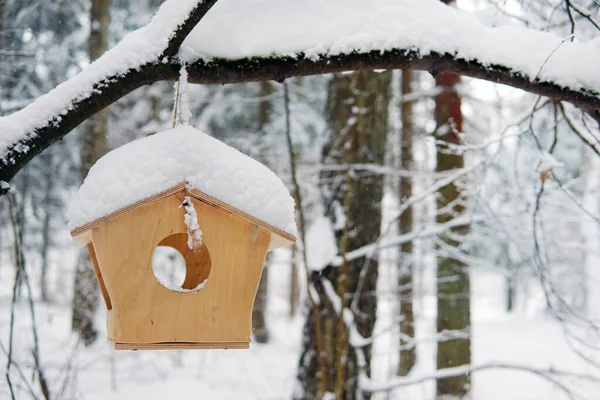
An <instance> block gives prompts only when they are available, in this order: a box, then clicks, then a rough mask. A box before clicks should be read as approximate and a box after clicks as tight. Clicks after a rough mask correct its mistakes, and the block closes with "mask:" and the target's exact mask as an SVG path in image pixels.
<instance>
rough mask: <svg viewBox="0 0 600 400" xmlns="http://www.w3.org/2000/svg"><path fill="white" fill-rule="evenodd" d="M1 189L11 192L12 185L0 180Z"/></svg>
mask: <svg viewBox="0 0 600 400" xmlns="http://www.w3.org/2000/svg"><path fill="white" fill-rule="evenodd" d="M0 189H2V190H9V189H10V183H8V182H6V181H3V180H0Z"/></svg>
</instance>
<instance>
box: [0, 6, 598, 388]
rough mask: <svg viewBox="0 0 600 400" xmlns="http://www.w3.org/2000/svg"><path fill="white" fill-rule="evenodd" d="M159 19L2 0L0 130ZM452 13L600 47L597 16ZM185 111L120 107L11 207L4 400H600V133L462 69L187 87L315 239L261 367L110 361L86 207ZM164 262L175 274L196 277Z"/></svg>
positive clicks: (583, 120) (1, 346)
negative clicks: (89, 192)
mask: <svg viewBox="0 0 600 400" xmlns="http://www.w3.org/2000/svg"><path fill="white" fill-rule="evenodd" d="M160 3H161V1H160V0H134V1H122V0H112V1H111V0H68V1H67V0H58V1H53V2H48V1H40V0H18V1H17V0H0V115H9V114H11V113H13V112H14V111H16V110H18V109H21V108H22V107H24V106H25V105H27V104H28V103H29V102H31V101H32V100H33V99H35V98H37V97H39V96H40V95H41V94H43V93H46V92H48V91H50V90H51V89H52V88H54V87H56V86H57V85H58V84H59V83H61V82H63V81H65V80H66V79H68V78H69V77H72V76H74V75H75V74H77V73H78V72H79V71H80V70H81V69H83V68H85V67H86V66H87V65H89V63H90V60H91V59H95V58H97V57H98V56H100V55H101V54H102V53H103V52H104V51H105V50H106V49H107V48H110V47H112V46H113V45H114V44H116V43H118V41H119V40H120V39H121V38H123V37H124V35H125V34H127V33H128V32H130V31H132V30H134V29H137V28H139V27H141V26H143V25H145V24H146V23H148V21H149V20H150V19H151V18H152V16H153V15H154V13H155V12H156V10H157V8H158V7H159V6H160ZM456 6H457V7H458V8H462V9H464V10H468V11H473V12H477V13H478V14H479V15H480V17H481V19H482V20H485V21H486V23H490V24H517V25H523V26H528V27H533V28H535V29H538V30H542V31H552V32H556V33H557V34H559V35H561V36H563V37H566V38H568V37H569V36H570V35H576V37H577V38H578V39H587V38H593V37H595V36H598V34H599V30H600V14H599V13H600V3H598V2H597V0H578V1H577V2H574V1H570V0H567V1H562V0H545V1H516V0H510V1H504V0H464V1H458V3H457V4H456ZM573 62H577V60H573ZM173 93H174V89H173V84H172V82H158V83H154V84H152V85H150V86H145V87H142V88H140V89H138V90H136V91H134V92H133V93H131V94H130V95H128V96H126V97H124V98H123V99H122V100H120V101H118V102H117V103H115V104H113V105H111V106H110V107H109V108H108V109H107V110H106V111H103V112H101V113H99V114H97V115H96V116H94V117H93V118H92V119H90V120H89V121H88V122H86V123H84V124H82V125H80V126H79V127H77V128H76V131H75V132H74V134H71V135H69V136H67V137H66V138H65V140H63V141H61V142H59V143H56V144H55V145H53V146H52V147H51V148H50V149H48V150H47V151H45V152H43V153H42V154H41V155H39V156H38V157H37V158H35V159H34V160H33V161H32V162H31V163H29V164H28V165H27V167H26V168H24V169H23V170H22V171H21V172H20V173H19V174H18V176H17V177H16V178H15V179H14V180H13V181H12V182H11V192H10V194H9V195H7V196H4V197H0V360H2V363H1V364H0V371H2V372H3V373H2V375H3V376H6V378H7V379H5V380H3V381H1V382H0V398H2V399H4V398H10V397H11V388H10V387H9V385H11V386H12V391H13V393H14V395H15V398H18V399H27V398H37V399H42V398H45V399H50V398H53V399H101V398H102V399H104V398H115V399H120V398H123V399H126V398H127V399H129V398H142V397H143V398H147V399H153V398H156V399H159V398H171V397H177V396H186V397H188V396H202V397H203V398H209V399H231V398H239V399H284V398H298V399H301V398H316V397H325V398H327V397H328V396H330V398H347V399H354V398H362V397H368V396H371V398H374V399H396V398H398V399H434V398H439V399H443V398H473V399H475V400H494V399H498V400H500V399H528V400H529V399H531V400H533V399H540V400H541V399H567V398H573V399H580V398H581V399H597V398H600V397H599V396H600V364H599V363H600V330H599V329H600V326H599V322H600V311H599V310H600V309H599V307H600V281H599V279H600V254H599V252H600V246H599V244H600V219H599V218H600V191H599V190H600V155H599V154H598V153H597V150H595V148H594V146H591V145H590V143H592V144H594V143H596V142H597V141H598V138H600V132H598V127H597V124H594V123H593V122H591V120H590V119H589V118H588V117H586V116H585V115H584V114H582V113H581V111H579V110H577V109H575V108H574V107H572V106H570V105H568V104H565V103H560V102H554V101H552V100H550V99H547V98H542V97H539V96H534V95H531V94H527V93H525V92H522V91H519V90H516V89H512V88H508V87H505V86H500V85H495V84H492V83H487V82H482V81H477V80H474V79H468V78H459V77H458V76H456V75H453V74H449V73H439V74H437V75H436V76H435V77H434V76H432V75H431V74H429V73H425V72H414V71H359V72H348V73H341V74H335V75H322V76H312V77H297V78H291V79H287V80H286V81H285V82H283V83H278V82H271V81H269V82H259V83H241V84H229V85H220V86H219V85H191V86H190V87H189V99H190V108H191V111H192V114H193V117H192V122H191V124H192V125H193V126H195V127H197V128H199V129H201V130H203V131H205V132H207V133H209V134H211V135H213V136H215V137H217V138H219V139H220V140H223V141H225V142H226V143H228V144H230V145H231V146H233V147H235V148H237V149H239V150H241V151H242V152H244V153H246V154H248V155H250V156H252V157H253V158H255V159H258V160H260V161H261V162H263V163H264V164H266V165H267V166H269V167H270V168H271V169H273V170H274V171H275V172H276V173H277V174H278V175H279V177H281V178H282V179H283V180H284V182H286V184H287V185H288V186H289V188H290V192H291V193H292V194H293V195H294V197H295V198H296V200H297V203H298V204H297V206H298V212H297V221H298V224H299V228H300V232H299V241H298V243H297V246H296V247H295V248H293V249H284V250H281V251H279V252H276V253H274V254H273V255H272V256H271V257H270V258H268V260H267V263H266V268H265V270H264V273H263V280H262V282H261V286H260V289H259V293H258V296H257V300H256V303H255V311H254V313H253V323H254V341H253V344H252V345H251V348H250V350H248V351H172V352H147V351H146V352H115V351H114V350H112V348H111V346H110V345H109V344H108V343H107V342H106V341H105V339H104V338H105V332H104V330H105V327H104V324H105V322H104V321H105V315H104V310H103V305H102V304H101V300H100V296H99V292H98V289H97V287H96V286H95V277H94V275H93V270H91V269H90V265H89V262H88V261H87V259H86V256H85V254H84V253H81V252H80V251H79V250H78V249H76V248H75V246H74V245H73V244H72V242H71V239H70V236H69V232H68V230H67V221H68V204H69V201H70V199H71V198H72V196H73V195H74V192H75V191H76V190H77V188H78V187H79V185H80V183H81V181H82V179H83V177H84V176H85V174H86V172H87V170H88V169H89V167H90V166H91V165H92V164H93V163H94V161H95V160H96V159H97V158H98V157H99V156H101V155H102V154H103V153H104V152H105V151H107V150H110V149H114V148H116V147H118V146H120V145H122V144H124V143H127V142H129V141H131V140H134V139H136V138H140V137H143V136H147V135H151V134H153V133H156V132H158V131H161V130H165V129H169V128H170V127H171V126H172V123H173V121H172V107H173ZM1 134H2V132H1V127H0V135H1ZM124 173H126V172H124ZM303 243H304V244H305V245H303ZM155 263H156V265H155V266H156V270H157V273H163V274H166V275H165V277H163V278H164V279H169V278H172V279H178V278H177V277H178V275H177V273H178V270H177V268H183V267H182V266H181V265H178V260H177V257H176V256H174V255H173V254H166V253H165V254H157V257H156V260H155ZM179 273H181V271H179ZM171 275H172V276H171ZM340 278H343V279H340ZM307 282H309V285H308V286H310V288H311V290H310V291H308V290H307V287H308V286H307ZM341 310H343V313H344V317H343V318H339V316H340V314H341ZM348 321H350V322H348ZM319 354H321V356H320V357H319ZM469 396H470V397H469Z"/></svg>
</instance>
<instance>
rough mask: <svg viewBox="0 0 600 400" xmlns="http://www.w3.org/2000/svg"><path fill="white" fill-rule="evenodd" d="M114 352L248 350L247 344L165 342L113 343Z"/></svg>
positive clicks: (248, 345) (248, 344)
mask: <svg viewBox="0 0 600 400" xmlns="http://www.w3.org/2000/svg"><path fill="white" fill-rule="evenodd" d="M114 345H115V350H195V349H198V350H217V349H225V350H226V349H240V350H242V349H248V348H249V347H250V343H247V342H211V343H193V342H188V343H186V342H170V343H169V342H165V343H114Z"/></svg>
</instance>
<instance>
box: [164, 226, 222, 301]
mask: <svg viewBox="0 0 600 400" xmlns="http://www.w3.org/2000/svg"><path fill="white" fill-rule="evenodd" d="M187 241H188V236H187V234H186V233H176V234H174V235H170V236H167V237H166V238H164V239H163V240H161V241H160V243H159V244H158V246H157V247H156V249H155V250H154V254H153V255H152V271H153V272H154V276H155V277H156V280H157V281H158V283H160V284H161V285H162V286H164V287H166V288H167V289H169V290H174V291H178V292H196V291H199V290H201V289H202V288H203V287H204V285H205V284H206V282H207V280H208V276H209V275H210V268H211V261H210V253H209V251H208V248H207V247H206V245H205V244H203V245H202V247H200V248H199V249H198V250H196V251H192V250H191V249H190V248H189V247H188V244H187Z"/></svg>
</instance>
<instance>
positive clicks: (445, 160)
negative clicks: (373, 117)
mask: <svg viewBox="0 0 600 400" xmlns="http://www.w3.org/2000/svg"><path fill="white" fill-rule="evenodd" d="M444 1H445V0H444ZM445 2H446V1H445ZM435 82H436V85H437V87H438V88H439V89H440V90H441V93H440V94H439V95H437V96H436V99H435V120H436V131H435V137H436V139H437V143H438V149H437V167H436V171H438V172H447V171H452V170H454V169H459V168H462V167H463V165H464V160H463V156H462V155H460V154H456V153H455V152H454V151H453V150H452V149H448V146H445V145H440V143H443V144H445V143H448V144H449V145H460V136H459V135H460V133H461V132H462V122H463V117H462V113H461V109H460V107H461V99H460V97H459V96H458V94H457V92H456V86H457V84H458V83H459V82H460V77H459V76H458V75H456V74H451V73H439V74H437V75H436V76H435ZM464 203H465V199H464V196H463V193H461V189H460V188H459V187H458V186H457V184H456V183H455V182H453V183H450V184H448V185H446V186H444V187H443V188H442V189H440V191H439V192H438V200H437V207H438V214H437V222H438V224H443V223H445V222H448V221H450V220H452V219H453V218H455V217H456V216H459V215H460V214H462V213H463V211H464V208H465V207H464ZM467 230H468V228H466V227H459V228H453V229H452V230H451V231H450V232H449V233H448V234H445V235H443V236H442V237H441V238H440V240H441V241H442V242H443V243H444V245H445V246H444V247H445V248H446V249H441V248H438V252H439V254H438V272H437V278H438V286H437V288H438V295H437V307H438V316H437V331H438V333H443V332H448V331H453V332H454V333H457V332H460V333H463V334H465V335H469V334H470V320H471V316H470V281H469V269H468V267H467V266H466V265H465V264H464V263H462V262H461V261H459V260H457V259H455V258H454V257H453V256H452V255H451V254H448V251H447V249H452V248H453V249H454V250H455V251H456V252H459V251H460V249H459V246H460V237H462V236H464V235H465V234H466V232H467ZM470 362H471V340H470V338H469V337H462V338H458V339H452V340H441V341H439V342H438V349H437V368H438V369H443V368H450V367H459V366H461V365H468V364H470ZM469 386H470V377H469V375H467V374H464V375H459V376H456V377H451V378H444V379H438V381H437V396H438V399H447V398H448V399H449V398H452V399H459V398H461V399H462V398H466V397H468V395H469V390H470V387H469Z"/></svg>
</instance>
